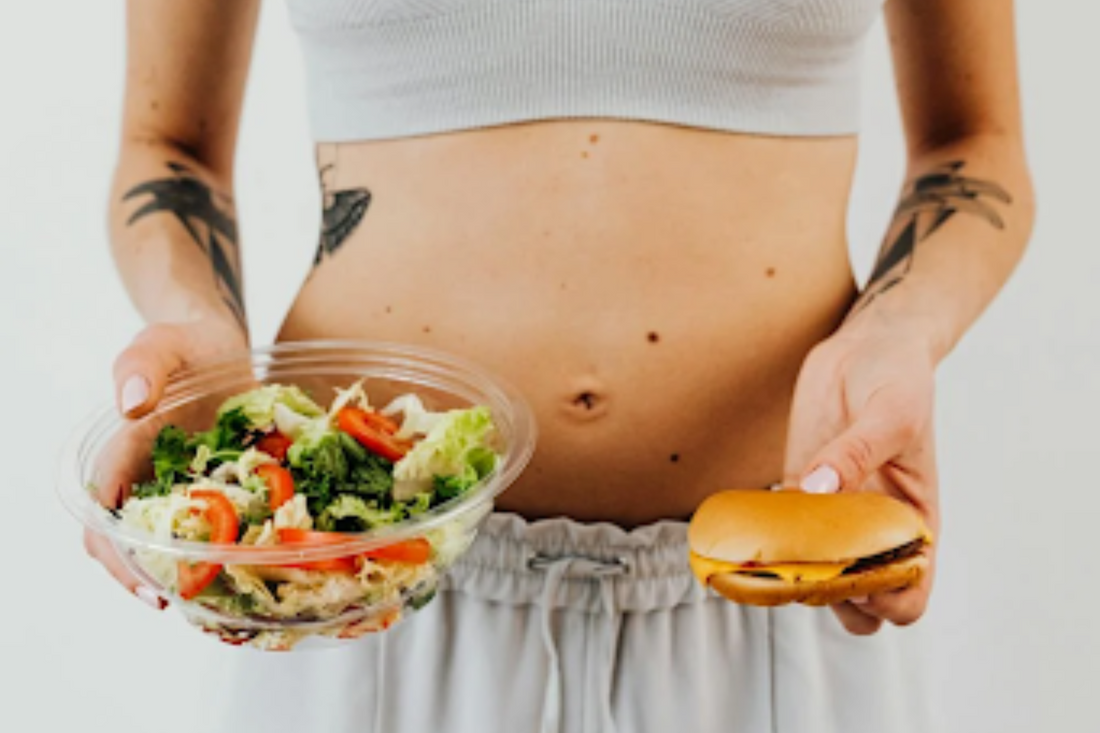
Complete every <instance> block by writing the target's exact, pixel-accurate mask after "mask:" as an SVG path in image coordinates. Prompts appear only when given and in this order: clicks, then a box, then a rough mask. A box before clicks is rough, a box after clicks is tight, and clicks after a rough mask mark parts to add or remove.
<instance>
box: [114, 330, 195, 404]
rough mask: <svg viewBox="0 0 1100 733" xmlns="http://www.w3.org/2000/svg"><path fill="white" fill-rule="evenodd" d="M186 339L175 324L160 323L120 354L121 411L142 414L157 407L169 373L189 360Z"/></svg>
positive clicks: (117, 381)
mask: <svg viewBox="0 0 1100 733" xmlns="http://www.w3.org/2000/svg"><path fill="white" fill-rule="evenodd" d="M184 340H185V339H184V337H183V334H182V333H181V331H180V330H179V328H178V327H177V326H176V325H175V324H157V325H153V326H149V327H148V328H146V329H145V330H143V331H142V332H141V333H139V334H138V335H137V337H136V338H135V339H134V341H133V343H131V344H130V345H129V346H128V347H126V349H125V351H123V352H122V353H121V354H119V356H118V358H117V359H116V360H115V366H114V378H115V391H116V394H117V400H118V406H119V412H121V413H122V414H124V415H126V416H127V417H140V416H142V415H144V414H146V413H147V412H149V411H150V410H152V409H153V408H154V407H156V405H157V403H158V402H159V401H160V398H161V396H162V395H163V394H164V388H165V385H166V384H167V382H168V377H169V376H170V375H171V374H172V372H175V371H176V370H178V369H180V368H181V367H182V366H183V365H184V362H185V361H186V357H185V354H184Z"/></svg>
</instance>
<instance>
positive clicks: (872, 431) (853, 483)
mask: <svg viewBox="0 0 1100 733" xmlns="http://www.w3.org/2000/svg"><path fill="white" fill-rule="evenodd" d="M917 432H918V431H917V429H916V426H915V424H914V420H913V416H912V415H911V414H910V413H909V412H908V411H907V410H905V409H904V406H903V404H902V403H901V401H900V400H896V399H891V398H890V397H889V395H887V394H885V393H876V394H874V395H872V397H871V398H870V399H869V400H868V401H867V403H866V405H864V407H863V409H862V410H860V412H859V414H858V415H856V419H855V422H853V423H852V424H851V425H849V426H848V428H847V429H846V430H845V431H844V432H843V433H841V434H840V435H839V436H838V437H836V438H835V439H833V440H832V442H830V443H828V444H827V445H826V446H825V447H824V448H822V449H821V450H820V451H818V453H817V454H816V455H815V456H814V458H813V460H811V461H810V464H809V466H808V469H807V471H806V473H805V474H804V475H803V478H802V481H801V482H800V483H801V486H802V488H803V489H804V490H806V491H809V492H812V493H828V492H831V491H836V490H838V489H843V490H849V491H851V490H856V489H859V488H860V487H861V486H862V485H863V482H864V481H866V480H867V478H868V477H870V475H871V474H872V473H874V472H875V471H876V470H878V469H879V468H881V467H882V466H883V465H884V464H885V463H887V462H888V461H890V460H892V459H893V458H896V457H897V456H899V455H901V454H902V453H903V452H904V451H905V449H906V448H908V447H909V445H910V444H911V443H912V441H913V440H914V439H915V438H916V436H917Z"/></svg>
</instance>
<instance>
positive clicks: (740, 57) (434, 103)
mask: <svg viewBox="0 0 1100 733" xmlns="http://www.w3.org/2000/svg"><path fill="white" fill-rule="evenodd" d="M287 2H288V4H289V7H290V14H291V19H292V22H293V23H294V26H295V28H296V29H297V31H298V33H299V36H300V38H301V43H302V49H303V53H304V57H305V67H306V74H307V83H308V98H309V106H310V119H311V125H312V128H313V133H314V136H315V137H316V138H317V139H318V140H320V141H346V140H365V139H378V138H392V137H405V136H410V135H421V134H428V133H433V132H443V131H449V130H459V129H469V128H476V127H488V126H493V125H500V124H506V123H510V122H518V121H525V120H538V119H551V118H570V117H605V118H620V119H636V120H649V121H656V122H665V123H671V124H678V125H686V126H691V127H701V128H710V129H718V130H731V131H743V132H753V133H762V134H774V135H838V134H849V133H852V132H855V131H856V129H857V126H858V120H859V88H860V78H859V77H860V74H859V70H860V61H861V58H862V47H863V39H864V37H865V35H866V33H867V30H868V29H869V28H870V26H871V24H872V23H873V22H874V20H875V17H876V15H877V14H878V11H879V8H880V6H881V4H882V2H883V0H287Z"/></svg>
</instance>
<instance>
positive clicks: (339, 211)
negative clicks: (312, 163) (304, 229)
mask: <svg viewBox="0 0 1100 733" xmlns="http://www.w3.org/2000/svg"><path fill="white" fill-rule="evenodd" d="M332 169H333V166H331V165H329V166H325V167H324V168H322V169H321V171H320V177H321V192H322V194H323V195H324V203H323V207H324V208H323V209H322V211H321V238H320V241H319V242H318V243H317V254H316V255H315V256H314V258H313V267H314V268H316V267H317V266H318V265H320V264H321V261H322V260H323V259H325V258H326V257H331V256H332V255H333V254H335V253H336V250H338V249H340V247H341V246H342V245H343V244H344V241H345V240H346V239H347V238H348V237H350V236H351V233H352V232H354V231H355V229H356V227H358V226H359V222H361V221H362V220H363V215H364V214H366V213H367V207H368V206H370V202H371V194H370V191H368V190H367V189H365V188H348V189H342V190H333V189H330V188H329V186H328V184H327V183H326V181H325V174H326V173H327V172H329V171H330V170H332Z"/></svg>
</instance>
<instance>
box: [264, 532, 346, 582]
mask: <svg viewBox="0 0 1100 733" xmlns="http://www.w3.org/2000/svg"><path fill="white" fill-rule="evenodd" d="M275 532H276V535H277V536H278V538H279V544H280V545H332V544H340V543H342V542H347V540H348V537H347V535H343V534H340V533H339V532H317V531H314V530H311V529H297V528H294V527H283V528H281V529H278V530H276V531H275ZM282 567H287V568H301V569H302V570H323V571H327V572H334V573H354V572H356V571H357V570H358V569H359V564H358V562H357V561H356V558H355V556H354V555H348V556H347V557H333V558H327V559H325V560H309V561H307V562H299V563H286V564H284V565H282Z"/></svg>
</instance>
